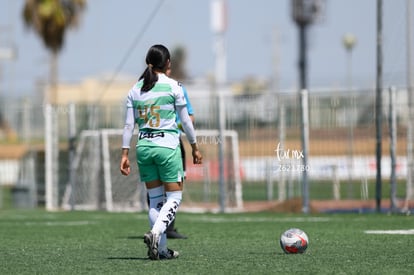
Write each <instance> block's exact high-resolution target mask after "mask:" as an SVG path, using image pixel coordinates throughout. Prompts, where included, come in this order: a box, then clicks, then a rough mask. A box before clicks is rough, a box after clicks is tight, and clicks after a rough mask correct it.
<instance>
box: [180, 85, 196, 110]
mask: <svg viewBox="0 0 414 275" xmlns="http://www.w3.org/2000/svg"><path fill="white" fill-rule="evenodd" d="M182 87H183V92H184V97H185V101H186V102H187V111H188V114H189V115H190V116H192V115H194V110H193V106H192V105H191V101H190V99H189V98H188V93H187V89H186V88H185V87H184V86H182Z"/></svg>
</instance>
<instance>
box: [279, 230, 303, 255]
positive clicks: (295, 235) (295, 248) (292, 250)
mask: <svg viewBox="0 0 414 275" xmlns="http://www.w3.org/2000/svg"><path fill="white" fill-rule="evenodd" d="M308 244H309V239H308V235H306V233H305V232H304V231H303V230H301V229H298V228H291V229H288V230H286V231H285V232H283V234H282V235H281V236H280V246H281V247H282V249H283V251H284V252H285V253H287V254H297V253H304V252H305V251H306V248H308Z"/></svg>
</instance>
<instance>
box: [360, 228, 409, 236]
mask: <svg viewBox="0 0 414 275" xmlns="http://www.w3.org/2000/svg"><path fill="white" fill-rule="evenodd" d="M364 232H365V233H366V234H389V235H414V229H404V230H402V229H401V230H365V231H364Z"/></svg>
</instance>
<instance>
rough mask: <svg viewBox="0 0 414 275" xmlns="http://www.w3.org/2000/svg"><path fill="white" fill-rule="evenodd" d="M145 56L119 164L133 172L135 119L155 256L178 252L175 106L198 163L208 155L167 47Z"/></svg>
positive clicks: (128, 113)
mask: <svg viewBox="0 0 414 275" xmlns="http://www.w3.org/2000/svg"><path fill="white" fill-rule="evenodd" d="M145 61H146V64H147V68H146V69H145V71H144V72H143V74H142V75H141V77H140V78H139V80H138V82H137V83H136V84H135V85H134V86H133V87H132V88H131V90H130V91H129V93H128V97H127V111H126V118H125V127H124V133H123V141H122V156H121V163H120V170H121V173H122V174H123V175H128V174H129V173H130V163H129V159H128V153H129V148H130V143H131V138H132V135H133V131H134V126H135V123H136V124H138V128H139V134H138V141H137V146H136V155H137V162H138V167H139V172H140V177H141V181H143V182H145V186H146V188H147V190H148V194H149V200H150V205H149V212H148V217H149V221H150V226H151V230H150V231H149V232H147V233H146V234H145V235H144V242H145V244H146V245H147V247H148V256H149V258H150V259H151V260H159V259H173V258H177V257H178V255H179V254H178V252H177V251H173V250H171V249H168V248H167V238H166V234H165V231H166V228H167V227H168V225H169V224H171V222H172V221H173V220H174V218H175V214H176V212H177V209H178V207H179V205H180V202H181V198H182V178H183V176H184V175H183V166H182V160H181V152H180V146H179V129H178V127H177V123H176V111H177V113H178V116H179V117H180V120H181V125H182V127H183V129H184V132H185V133H186V136H187V139H188V141H189V143H190V144H191V148H192V156H193V163H194V164H201V163H202V158H203V157H202V155H201V152H200V151H199V149H198V146H197V139H196V135H195V132H194V127H193V124H192V122H191V119H190V117H189V116H188V111H187V107H186V101H185V98H184V93H183V89H182V87H181V85H180V84H179V83H178V82H177V81H175V80H173V79H171V78H169V77H168V76H167V75H166V74H165V73H166V71H167V70H168V69H169V68H170V53H169V51H168V49H167V48H166V47H165V46H163V45H154V46H152V47H151V48H150V49H149V50H148V53H147V56H146V60H145ZM164 193H165V197H166V200H165V202H164Z"/></svg>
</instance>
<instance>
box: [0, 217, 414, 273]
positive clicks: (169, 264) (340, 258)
mask: <svg viewBox="0 0 414 275" xmlns="http://www.w3.org/2000/svg"><path fill="white" fill-rule="evenodd" d="M177 227H178V229H179V231H180V232H182V233H184V234H186V235H188V237H189V238H188V239H186V240H169V247H171V248H173V249H176V250H178V251H179V252H180V257H179V258H178V259H176V260H169V261H168V260H167V261H150V260H148V259H147V257H146V247H145V245H144V243H143V239H142V235H143V233H145V232H146V231H147V229H148V221H147V215H146V213H106V212H52V213H50V212H45V211H42V210H30V211H29V210H4V211H1V212H0V239H1V241H0V246H1V247H0V261H1V265H0V274H298V273H300V274H413V272H414V258H413V255H414V235H412V234H411V235H409V234H404V235H402V234H367V233H365V231H366V230H411V233H413V232H412V231H414V219H413V217H412V216H402V215H385V214H365V215H360V214H319V215H303V214H275V213H248V214H246V213H244V214H190V213H179V214H178V219H177ZM291 227H298V228H301V229H303V230H305V231H306V232H307V234H308V236H309V239H310V244H309V247H308V250H307V251H306V253H305V254H298V255H287V254H284V253H283V252H282V250H281V248H280V246H279V236H280V234H281V233H282V232H283V231H284V230H286V229H288V228H291ZM409 232H410V231H408V233H409Z"/></svg>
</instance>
